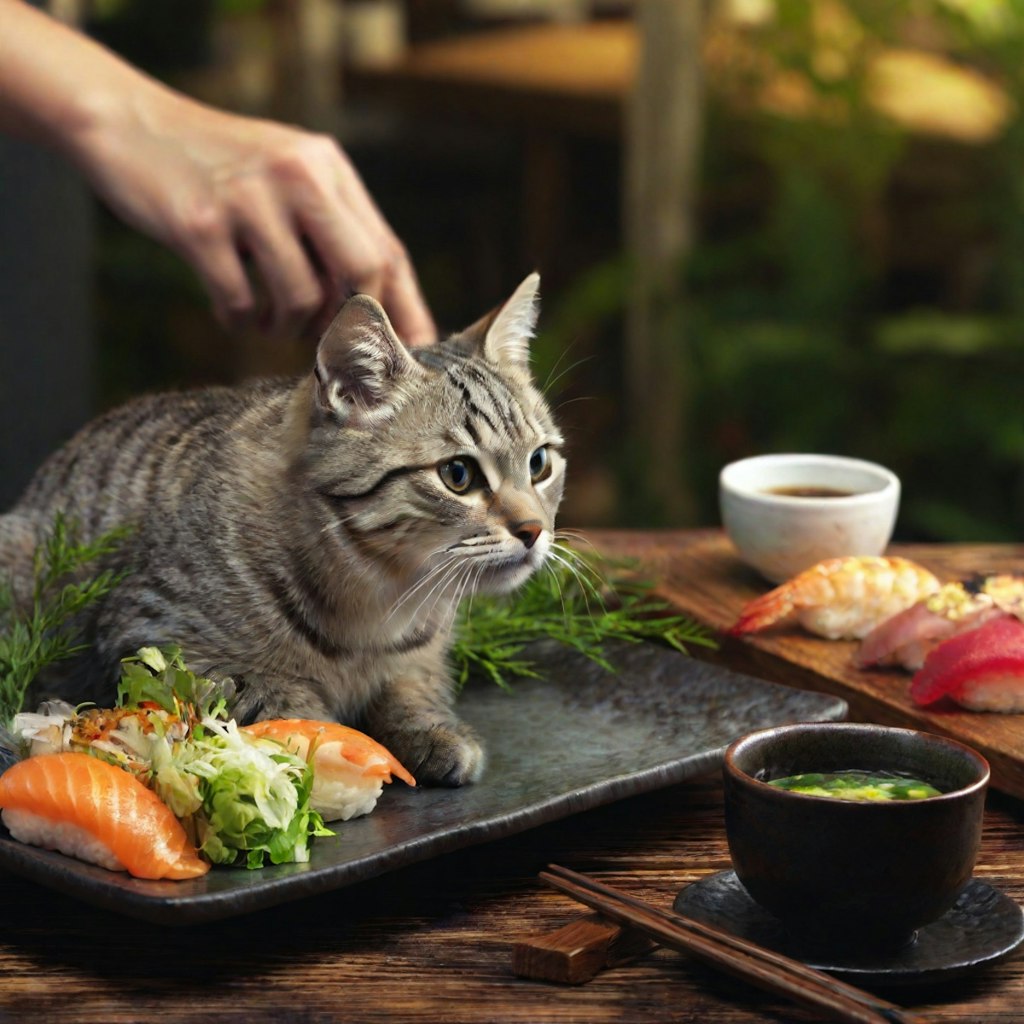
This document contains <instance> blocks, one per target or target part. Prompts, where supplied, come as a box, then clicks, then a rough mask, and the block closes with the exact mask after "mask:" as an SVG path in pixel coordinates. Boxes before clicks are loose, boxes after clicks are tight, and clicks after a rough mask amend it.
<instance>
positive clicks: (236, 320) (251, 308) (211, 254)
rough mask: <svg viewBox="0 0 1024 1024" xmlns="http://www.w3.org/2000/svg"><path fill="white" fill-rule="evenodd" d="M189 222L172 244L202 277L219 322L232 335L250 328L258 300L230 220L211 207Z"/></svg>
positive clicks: (194, 216) (193, 216)
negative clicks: (234, 332)
mask: <svg viewBox="0 0 1024 1024" xmlns="http://www.w3.org/2000/svg"><path fill="white" fill-rule="evenodd" d="M188 221H189V222H188V223H187V224H185V225H184V226H183V227H182V228H181V231H180V236H179V237H177V238H174V239H171V242H172V244H173V245H174V247H175V248H176V249H178V251H179V252H180V254H181V255H182V257H183V258H184V259H185V260H186V261H187V262H188V263H190V264H191V265H192V267H193V269H194V270H195V271H196V273H197V274H198V275H199V277H200V280H201V281H202V283H203V287H204V288H205V289H206V292H207V294H208V295H209V296H210V301H211V303H212V305H213V313H214V316H215V317H216V318H217V320H218V322H219V323H220V324H221V325H222V326H223V327H225V328H226V329H228V330H232V331H237V330H242V329H244V328H245V327H248V326H249V325H250V324H251V323H252V322H253V321H254V319H255V316H256V298H255V295H254V293H253V288H252V283H251V282H250V281H249V278H248V275H247V274H246V272H245V267H244V265H243V263H242V257H241V254H240V253H239V251H238V248H237V246H236V244H235V240H234V238H233V236H232V233H231V229H230V226H229V223H228V221H227V219H226V218H225V217H223V216H221V215H220V213H219V212H218V211H216V210H214V209H213V208H212V207H210V208H206V209H203V210H199V211H197V212H196V213H195V214H193V215H192V216H191V217H190V218H189V219H188Z"/></svg>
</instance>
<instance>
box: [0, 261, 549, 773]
mask: <svg viewBox="0 0 1024 1024" xmlns="http://www.w3.org/2000/svg"><path fill="white" fill-rule="evenodd" d="M536 290H537V278H536V275H533V276H531V277H530V278H527V280H526V281H524V282H523V284H522V285H521V286H520V287H519V289H518V290H517V291H516V293H515V294H514V295H513V296H512V298H511V299H510V300H509V301H508V302H507V303H506V304H505V305H504V306H502V307H501V308H500V309H498V310H497V311H496V312H495V313H494V314H492V315H491V316H490V317H488V318H485V320H483V321H481V322H479V323H478V324H476V325H474V326H473V327H472V328H469V329H468V330H467V331H465V332H463V333H462V334H460V335H455V336H453V337H451V338H449V339H447V340H445V341H444V342H441V343H439V344H438V345H435V346H432V347H430V348H424V349H415V350H412V349H407V348H406V347H405V346H404V345H403V344H402V343H401V341H400V340H399V339H398V338H397V337H396V336H395V334H394V332H393V330H392V328H391V326H390V324H389V323H388V321H387V317H386V316H385V314H384V313H383V310H381V308H380V307H379V306H378V305H377V304H376V303H375V302H374V301H373V300H372V299H369V298H367V297H365V296H357V297H356V298H354V299H352V300H350V301H349V302H348V303H347V304H346V305H345V307H344V308H343V309H342V311H341V312H340V313H339V314H338V316H337V318H336V319H335V321H334V323H333V324H332V325H331V327H330V328H329V329H328V331H327V332H326V334H325V335H324V337H323V339H322V340H321V342H320V345H319V348H318V351H317V360H316V366H315V370H314V372H313V373H312V374H310V375H309V376H308V377H306V378H303V379H302V380H299V381H294V380H292V381H276V382H263V383H257V384H252V385H248V386H244V387H240V388H237V389H227V388H224V389H210V390H205V391H199V392H194V393H185V394H177V395H174V394H168V395H156V396H150V397H144V398H141V399H139V400H136V401H134V402H132V403H130V404H129V405H127V406H125V407H123V408H121V409H118V410H115V411H113V412H111V413H109V414H107V415H106V416H104V417H102V418H100V419H98V420H96V421H95V422H94V423H92V424H90V425H89V426H87V427H86V428H85V429H84V430H82V431H81V433H80V434H79V435H78V436H76V437H75V438H74V439H73V440H72V441H71V442H70V443H69V444H68V445H67V446H66V447H65V448H63V449H62V450H61V451H59V452H58V453H56V454H55V455H54V456H53V457H52V458H51V459H50V460H49V461H48V462H47V463H46V464H45V465H44V466H43V467H42V469H41V470H40V471H39V473H38V474H37V475H36V477H35V479H34V480H33V482H32V483H31V485H30V486H29V488H28V490H27V491H26V493H25V495H24V496H23V498H22V499H21V501H20V502H19V503H18V504H17V505H16V506H15V508H14V509H13V510H12V511H11V512H10V513H8V514H7V515H6V516H2V517H0V559H2V560H4V561H6V563H7V568H9V569H12V570H13V571H14V573H15V575H16V578H17V576H18V575H20V576H21V578H22V579H23V580H24V579H25V578H26V575H27V573H28V571H29V568H30V561H29V553H30V550H31V547H32V546H33V544H34V542H35V541H36V539H37V538H38V536H39V535H40V533H41V532H44V531H45V530H46V529H47V528H48V527H49V525H50V524H51V523H52V521H53V517H54V514H55V512H57V511H58V510H63V511H65V512H66V513H68V514H69V515H70V516H72V517H74V518H76V519H77V520H78V521H79V522H80V523H81V525H82V526H83V528H84V531H85V534H86V536H90V537H91V536H95V535H97V534H98V533H100V532H101V531H105V530H107V529H109V528H111V527H112V526H114V525H116V524H121V523H127V524H130V525H131V527H132V528H133V532H132V535H131V537H130V539H129V540H128V542H127V543H126V544H125V545H124V547H123V548H122V550H121V552H120V553H119V555H118V558H120V559H121V560H122V562H123V564H124V565H125V566H126V567H128V568H129V569H130V575H129V576H128V577H127V578H126V579H125V580H124V581H123V582H122V583H121V584H120V585H119V586H118V587H117V588H116V589H115V590H114V592H113V593H112V595H111V596H110V597H109V598H108V599H107V600H106V601H105V602H104V603H103V604H102V605H101V606H100V608H99V610H98V613H97V614H96V615H95V617H94V618H93V620H92V621H90V622H89V623H88V636H89V639H90V640H91V641H92V645H93V646H92V648H91V653H90V656H89V657H88V658H87V659H85V660H83V661H82V662H81V663H80V664H77V665H76V666H75V670H74V672H73V673H71V674H70V675H69V676H66V677H65V682H64V683H63V689H64V693H63V695H64V696H67V697H69V698H71V699H73V700H84V699H92V700H98V701H101V702H107V701H108V700H109V698H110V697H111V696H112V686H113V682H114V680H115V679H116V675H117V663H118V660H119V659H120V658H121V657H122V656H124V655H126V654H128V653H131V652H133V651H135V650H136V649H137V648H138V647H140V646H142V645H146V644H167V643H176V644H179V645H180V646H181V647H182V648H183V650H184V654H185V657H186V660H187V661H188V662H189V664H190V665H191V666H193V667H194V668H195V669H196V670H198V671H201V672H215V673H221V674H224V675H227V676H230V677H232V678H234V679H235V680H236V682H237V684H238V695H237V697H236V698H235V708H234V710H235V713H236V715H237V716H238V717H239V718H241V719H243V720H252V719H255V718H269V717H289V716H296V717H313V718H329V719H338V720H341V721H345V722H349V723H358V724H362V725H363V726H364V727H365V728H366V729H367V730H368V731H370V732H371V733H372V734H373V735H374V736H375V737H376V738H377V739H378V740H380V741H381V742H383V743H384V744H385V745H386V746H388V747H390V748H391V749H392V751H393V752H394V753H395V754H396V755H397V756H398V757H399V759H400V760H402V761H403V762H404V763H405V764H406V765H407V767H409V769H410V770H411V771H412V772H413V773H414V774H415V775H416V776H417V777H418V778H420V779H422V780H424V781H435V782H444V783H449V784H459V783H462V782H465V781H468V780H471V779H473V778H476V777H477V776H478V775H479V773H480V770H481V768H482V765H483V754H482V751H481V749H480V746H479V744H478V742H477V740H476V739H475V738H474V736H473V735H472V734H471V733H470V731H469V730H468V729H467V728H466V727H465V726H464V725H463V724H462V723H461V722H460V721H459V719H458V718H457V716H456V715H455V713H454V711H453V707H452V694H451V684H450V680H449V676H448V671H447V668H446V663H445V658H446V653H447V649H448V647H449V644H450V632H451V625H452V620H453V617H454V613H455V608H456V605H457V603H458V600H459V599H460V598H461V597H463V596H465V595H466V594H468V593H469V592H470V591H472V590H475V589H480V590H485V591H505V590H509V589H511V588H513V587H515V586H517V585H518V584H520V583H521V582H523V581H524V580H525V579H526V578H527V577H528V576H529V575H530V574H531V573H532V572H534V571H535V570H536V569H537V568H538V567H539V566H540V565H541V563H542V562H543V561H544V558H545V556H546V554H547V552H548V550H549V547H550V545H551V543H552V534H553V529H554V517H555V512H556V509H557V507H558V504H559V501H560V499H561V492H562V482H563V472H564V463H563V460H562V457H561V454H560V452H559V446H560V444H561V438H560V436H559V433H558V430H557V428H556V427H555V425H554V423H553V421H552V418H551V414H550V412H549V410H548V407H547V405H546V403H545V401H544V399H543V397H542V396H541V394H540V392H539V391H538V390H537V389H536V387H535V386H534V385H533V383H532V382H531V380H530V376H529V371H528V367H527V346H528V339H529V337H530V335H531V333H532V329H533V326H534V322H535V318H536Z"/></svg>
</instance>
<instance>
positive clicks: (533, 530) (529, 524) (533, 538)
mask: <svg viewBox="0 0 1024 1024" xmlns="http://www.w3.org/2000/svg"><path fill="white" fill-rule="evenodd" d="M543 529H544V527H543V526H541V524H540V522H539V521H538V520H536V519H527V520H526V521H525V522H522V523H516V524H515V525H514V526H513V527H512V536H513V537H517V538H518V539H519V540H521V541H522V542H523V544H524V546H525V547H526V549H527V551H529V549H530V548H532V547H533V545H534V544H536V543H537V538H538V537H539V536H540V535H541V532H542V531H543Z"/></svg>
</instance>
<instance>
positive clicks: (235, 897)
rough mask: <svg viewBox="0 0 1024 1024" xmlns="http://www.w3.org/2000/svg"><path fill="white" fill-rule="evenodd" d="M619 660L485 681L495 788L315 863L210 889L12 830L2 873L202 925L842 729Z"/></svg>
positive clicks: (350, 843)
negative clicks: (785, 737) (87, 858)
mask: <svg viewBox="0 0 1024 1024" xmlns="http://www.w3.org/2000/svg"><path fill="white" fill-rule="evenodd" d="M611 653H612V660H613V661H614V662H615V663H616V665H617V669H618V671H617V672H616V673H614V674H613V673H609V672H607V671H606V670H604V669H602V668H600V667H599V666H597V665H596V664H594V663H593V662H591V661H588V660H587V659H586V658H584V657H582V656H581V655H579V654H577V653H575V652H572V651H570V650H568V649H566V648H562V647H552V646H545V647H543V648H538V649H537V651H536V653H535V660H536V661H537V662H538V663H539V664H541V665H542V666H543V668H544V674H545V676H546V678H545V679H542V680H522V681H520V682H519V683H517V684H516V685H515V686H514V687H513V689H512V690H511V692H506V691H504V690H501V689H499V688H498V687H496V686H494V685H493V684H487V683H481V684H479V685H470V686H469V687H468V688H467V689H466V691H465V692H464V693H463V694H462V696H461V698H460V710H461V713H462V715H463V717H464V718H466V719H467V720H468V721H469V722H470V723H471V724H472V725H474V726H475V728H476V729H477V730H478V732H479V733H480V734H481V736H482V737H483V739H484V741H485V744H486V746H487V749H488V756H489V764H488V770H487V772H486V774H485V776H484V779H483V780H482V781H481V782H479V783H477V784H474V785H471V786H466V787H464V788H462V789H457V790H453V789H436V788H434V789H432V788H416V789H412V788H409V787H406V786H389V787H388V788H387V792H385V793H384V795H383V796H382V798H381V800H380V804H379V805H378V807H377V808H376V810H375V811H374V812H373V813H372V814H371V815H369V816H367V817H364V818H359V819H355V820H352V821H349V822H341V823H338V825H337V828H336V832H337V834H336V835H335V836H333V837H327V838H321V839H317V840H316V841H315V843H314V844H313V848H312V852H311V859H310V861H309V862H308V863H304V864H282V865H279V866H271V867H264V868H262V869H260V870H245V869H242V868H227V867H216V868H214V869H212V870H210V871H209V872H207V873H206V874H205V875H203V876H202V877H200V878H191V879H187V880H184V881H145V880H141V879H137V878H129V877H127V876H126V875H124V874H121V873H115V872H112V871H108V870H106V869H104V868H101V867H96V866H94V865H91V864H86V863H84V862H81V861H77V860H72V859H71V858H68V857H65V856H63V855H62V854H59V853H53V852H50V851H47V850H43V849H39V848H37V847H33V846H27V845H24V844H22V843H19V842H17V841H15V840H14V839H12V838H10V837H9V836H8V835H7V833H6V831H5V830H3V829H2V828H0V867H3V868H5V869H7V870H9V871H13V872H16V873H19V874H21V875H24V876H26V877H29V878H31V879H33V880H35V881H37V882H40V883H42V884H43V885H47V886H50V887H52V888H55V889H57V890H59V891H61V892H63V893H66V894H68V895H71V896H74V897H77V898H79V899H82V900H85V901H87V902H89V903H92V904H94V905H96V906H100V907H103V908H105V909H109V910H114V911H118V912H121V913H124V914H128V915H130V916H133V917H137V918H141V919H143V920H149V921H154V922H158V923H161V924H194V923H199V922H205V921H212V920H218V919H221V918H228V917H232V916H234V915H237V914H242V913H247V912H249V911H254V910H258V909H260V908H263V907H268V906H272V905H275V904H279V903H284V902H288V901H291V900H295V899H300V898H303V897H309V896H314V895H316V894H319V893H323V892H327V891H329V890H332V889H337V888H341V887H343V886H345V885H349V884H351V883H354V882H358V881H361V880H363V879H366V878H370V877H372V876H375V875H380V874H383V873H385V872H388V871H391V870H393V869H395V868H399V867H402V866H404V865H407V864H411V863H414V862H416V861H421V860H425V859H427V858H430V857H433V856H436V855H438V854H442V853H445V852H448V851H451V850H455V849H459V848H461V847H466V846H470V845H474V844H477V843H482V842H487V841H490V840H494V839H498V838H501V837H503V836H507V835H511V834H514V833H517V832H521V831H524V830H526V829H529V828H532V827H534V826H537V825H540V824H543V823H545V822H549V821H554V820H556V819H559V818H564V817H566V816H568V815H571V814H575V813H577V812H580V811H584V810H587V809H589V808H593V807H597V806H599V805H602V804H606V803H610V802H612V801H614V800H618V799H620V798H623V797H627V796H631V795H634V794H639V793H642V792H647V791H651V790H654V789H658V788H660V787H663V786H667V785H671V784H673V783H676V782H680V781H683V780H685V779H688V778H692V777H695V776H698V775H701V774H704V773H706V772H709V771H712V770H715V769H716V768H717V766H718V765H719V763H720V762H721V759H722V755H723V753H724V750H725V747H726V746H727V745H728V744H729V743H730V742H731V741H732V740H733V739H735V738H737V737H738V736H740V735H743V734H744V733H746V732H749V731H751V730H752V729H756V728H760V727H764V726H769V725H777V724H782V723H786V722H794V721H806V720H832V719H839V718H842V717H843V716H844V715H845V713H846V705H845V703H844V702H843V701H842V700H840V699H838V698H836V697H831V696H826V695H822V694H818V693H809V692H803V691H801V690H797V689H792V688H790V687H786V686H779V685H776V684H773V683H769V682H764V681H762V680H758V679H753V678H749V677H746V676H743V675H740V674H737V673H735V672H731V671H729V670H727V669H724V668H721V667H718V666H715V665H710V664H707V663H705V662H702V661H698V660H697V659H695V658H690V657H686V656H684V655H681V654H678V653H676V652H675V651H672V650H669V649H668V648H663V647H660V646H655V645H652V644H641V645H637V646H630V645H623V646H622V647H620V648H616V649H615V650H614V651H612V652H611Z"/></svg>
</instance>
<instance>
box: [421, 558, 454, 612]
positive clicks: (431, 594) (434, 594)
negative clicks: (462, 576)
mask: <svg viewBox="0 0 1024 1024" xmlns="http://www.w3.org/2000/svg"><path fill="white" fill-rule="evenodd" d="M445 569H446V571H445V572H444V573H439V574H438V573H434V574H432V577H433V576H439V578H438V579H437V580H436V581H435V582H434V584H433V586H431V587H430V589H429V590H428V591H427V592H426V594H424V595H423V598H422V600H421V601H420V603H419V604H418V605H417V606H416V607H415V609H413V612H412V615H411V617H412V618H413V619H417V618H419V616H420V614H421V612H422V611H423V608H424V606H425V605H426V603H427V602H428V601H430V600H431V599H433V604H432V605H431V607H430V611H431V612H433V611H434V610H435V609H436V608H437V602H438V601H439V600H440V599H441V597H442V595H443V594H444V593H445V591H446V590H447V589H448V587H449V585H450V584H451V583H452V581H453V580H455V579H457V578H458V575H459V572H460V571H461V570H462V560H461V559H458V558H453V559H450V560H449V561H448V563H447V564H446V566H445Z"/></svg>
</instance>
